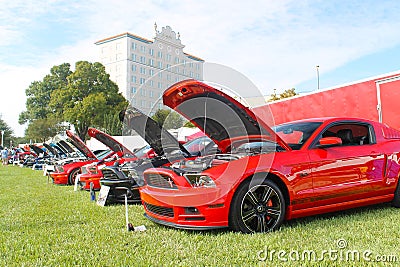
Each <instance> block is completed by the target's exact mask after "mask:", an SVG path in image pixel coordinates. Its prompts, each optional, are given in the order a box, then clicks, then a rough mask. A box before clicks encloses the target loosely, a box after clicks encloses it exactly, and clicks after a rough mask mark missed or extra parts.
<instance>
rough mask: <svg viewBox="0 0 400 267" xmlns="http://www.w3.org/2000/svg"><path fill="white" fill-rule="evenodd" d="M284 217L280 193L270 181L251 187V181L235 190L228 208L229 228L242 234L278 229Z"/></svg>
mask: <svg viewBox="0 0 400 267" xmlns="http://www.w3.org/2000/svg"><path fill="white" fill-rule="evenodd" d="M285 215H286V203H285V198H284V197H283V194H282V191H281V190H280V189H279V187H278V186H277V185H276V184H275V183H274V182H273V181H271V180H268V179H267V180H265V181H264V182H263V183H262V184H257V185H251V179H248V180H246V181H245V182H243V183H242V184H241V185H240V186H239V188H238V189H237V191H236V193H235V195H234V197H233V199H232V202H231V206H230V212H229V227H230V228H231V229H232V230H234V231H240V232H243V233H263V232H270V231H274V230H276V229H278V228H279V227H280V226H281V224H282V223H283V221H284V219H285Z"/></svg>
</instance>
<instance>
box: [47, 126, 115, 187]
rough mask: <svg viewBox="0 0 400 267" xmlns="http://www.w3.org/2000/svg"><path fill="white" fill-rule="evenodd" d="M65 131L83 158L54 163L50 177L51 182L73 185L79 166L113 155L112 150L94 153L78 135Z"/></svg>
mask: <svg viewBox="0 0 400 267" xmlns="http://www.w3.org/2000/svg"><path fill="white" fill-rule="evenodd" d="M66 133H67V136H68V137H69V138H70V139H71V141H72V142H73V144H74V145H75V146H76V148H77V149H78V150H79V151H80V152H81V153H82V154H83V155H84V156H85V158H82V159H79V160H74V161H72V162H70V163H67V164H57V165H55V170H54V171H53V172H51V173H50V177H51V178H52V179H53V183H55V184H65V185H73V184H74V183H75V178H76V176H77V175H78V174H79V173H80V168H81V167H82V166H83V165H86V164H89V163H92V162H97V161H99V160H101V159H103V158H109V157H111V156H113V155H114V152H113V151H110V150H108V151H104V152H102V153H99V154H97V155H95V154H94V153H93V152H92V151H91V150H90V149H89V148H88V147H87V146H86V145H85V143H84V142H83V141H82V140H81V139H80V138H79V137H78V136H76V135H75V134H73V133H72V132H71V131H69V130H67V131H66Z"/></svg>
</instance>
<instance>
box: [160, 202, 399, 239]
mask: <svg viewBox="0 0 400 267" xmlns="http://www.w3.org/2000/svg"><path fill="white" fill-rule="evenodd" d="M389 209H392V210H396V208H394V207H392V206H391V203H382V204H376V205H371V206H365V207H358V208H352V209H347V210H342V211H335V212H330V213H324V214H319V215H313V216H308V217H302V218H296V219H292V220H288V221H285V222H283V224H282V226H281V228H280V229H279V231H285V230H287V229H291V228H296V227H299V226H300V227H305V226H306V225H308V224H314V226H313V227H315V224H316V223H318V224H319V223H321V222H324V221H327V222H329V221H331V220H332V219H337V220H338V221H340V220H341V219H343V218H347V217H354V218H357V217H360V218H362V217H363V216H364V215H366V214H367V213H371V212H374V213H376V212H380V211H382V212H384V211H386V210H389ZM154 225H155V226H158V227H163V228H165V229H175V230H179V231H183V232H186V233H188V234H191V235H211V236H219V235H225V234H231V233H236V232H235V231H233V230H231V229H229V228H228V227H226V228H219V229H210V230H188V229H176V228H173V227H171V226H166V225H158V224H155V223H154ZM323 225H324V224H321V225H320V227H324V226H323ZM338 227H339V226H338Z"/></svg>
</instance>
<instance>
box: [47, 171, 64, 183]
mask: <svg viewBox="0 0 400 267" xmlns="http://www.w3.org/2000/svg"><path fill="white" fill-rule="evenodd" d="M50 177H51V179H53V183H54V184H68V173H66V172H52V173H50Z"/></svg>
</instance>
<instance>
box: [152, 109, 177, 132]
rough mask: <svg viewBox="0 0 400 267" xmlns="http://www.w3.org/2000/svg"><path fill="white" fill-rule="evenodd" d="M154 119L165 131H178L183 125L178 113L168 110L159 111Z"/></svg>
mask: <svg viewBox="0 0 400 267" xmlns="http://www.w3.org/2000/svg"><path fill="white" fill-rule="evenodd" d="M152 119H153V120H155V121H156V122H157V123H158V125H160V126H161V127H164V128H165V129H177V128H180V127H182V125H183V119H182V117H181V116H180V115H179V114H178V113H176V112H171V111H170V110H167V109H159V110H157V111H156V113H155V114H154V115H153V117H152Z"/></svg>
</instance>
